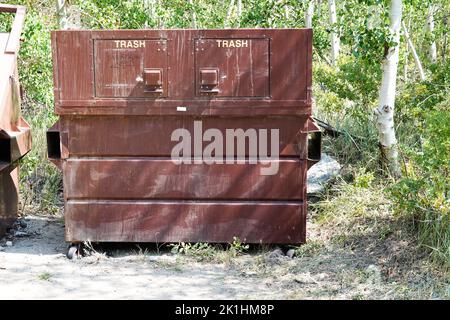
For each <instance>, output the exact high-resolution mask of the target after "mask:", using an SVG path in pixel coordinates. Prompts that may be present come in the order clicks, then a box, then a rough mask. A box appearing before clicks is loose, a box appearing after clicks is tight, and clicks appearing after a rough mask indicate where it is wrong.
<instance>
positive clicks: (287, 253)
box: [286, 249, 295, 259]
mask: <svg viewBox="0 0 450 320" xmlns="http://www.w3.org/2000/svg"><path fill="white" fill-rule="evenodd" d="M286 255H287V256H288V257H289V258H291V259H292V258H293V257H294V255H295V250H294V249H289V250H288V251H287V252H286Z"/></svg>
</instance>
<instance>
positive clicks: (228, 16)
mask: <svg viewBox="0 0 450 320" xmlns="http://www.w3.org/2000/svg"><path fill="white" fill-rule="evenodd" d="M233 8H234V0H230V5H229V6H228V10H227V16H226V17H225V22H224V25H225V28H229V27H230V19H231V15H232V14H233Z"/></svg>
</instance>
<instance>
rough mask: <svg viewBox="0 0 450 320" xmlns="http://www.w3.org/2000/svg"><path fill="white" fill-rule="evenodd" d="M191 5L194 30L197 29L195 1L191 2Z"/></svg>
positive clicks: (190, 0) (191, 0)
mask: <svg viewBox="0 0 450 320" xmlns="http://www.w3.org/2000/svg"><path fill="white" fill-rule="evenodd" d="M189 4H190V5H191V10H192V27H193V28H194V29H196V28H197V15H196V13H195V10H194V0H189Z"/></svg>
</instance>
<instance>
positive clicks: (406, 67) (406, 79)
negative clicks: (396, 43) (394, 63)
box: [403, 19, 411, 83]
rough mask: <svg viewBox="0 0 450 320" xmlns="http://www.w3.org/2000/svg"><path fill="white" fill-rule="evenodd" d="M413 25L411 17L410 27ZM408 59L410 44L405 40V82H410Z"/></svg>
mask: <svg viewBox="0 0 450 320" xmlns="http://www.w3.org/2000/svg"><path fill="white" fill-rule="evenodd" d="M410 27H411V19H409V20H408V28H410ZM408 61H409V45H408V42H405V63H404V65H403V79H404V81H405V83H407V82H408Z"/></svg>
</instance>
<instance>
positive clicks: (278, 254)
mask: <svg viewBox="0 0 450 320" xmlns="http://www.w3.org/2000/svg"><path fill="white" fill-rule="evenodd" d="M264 258H265V261H266V262H268V263H270V264H278V263H280V262H281V261H283V260H284V259H286V257H285V256H284V254H283V251H282V250H281V249H280V248H276V249H275V250H273V251H271V252H268V253H266V254H265V257H264Z"/></svg>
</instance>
